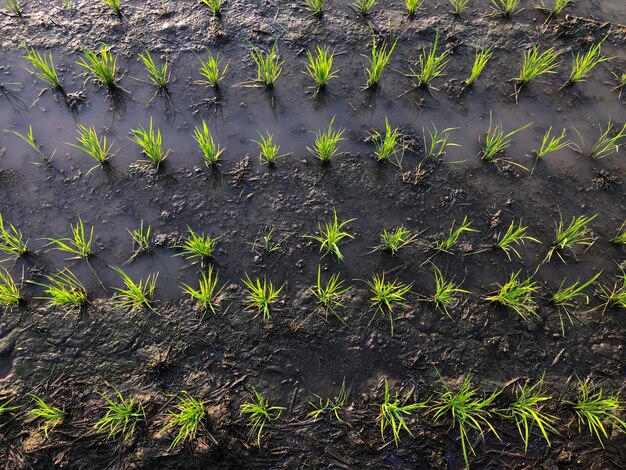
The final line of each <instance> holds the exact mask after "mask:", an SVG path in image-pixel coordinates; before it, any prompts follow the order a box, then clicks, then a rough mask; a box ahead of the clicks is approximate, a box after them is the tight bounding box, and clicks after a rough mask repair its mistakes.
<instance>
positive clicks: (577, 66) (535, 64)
mask: <svg viewBox="0 0 626 470" xmlns="http://www.w3.org/2000/svg"><path fill="white" fill-rule="evenodd" d="M605 40H606V36H605V37H604V38H603V39H602V40H601V41H600V42H598V43H597V44H594V45H592V46H590V47H589V48H588V49H587V51H586V52H584V53H583V52H578V53H576V54H575V55H573V57H572V65H571V68H570V72H569V76H568V79H567V81H565V82H564V83H563V86H562V88H565V87H570V86H573V85H575V84H576V83H580V82H583V81H585V80H586V79H588V78H589V74H590V73H591V72H592V71H593V70H594V69H595V67H596V66H598V65H599V64H601V63H603V62H609V61H611V60H612V59H613V57H609V56H607V55H604V54H603V53H602V44H603V43H604V41H605ZM397 43H398V39H395V40H394V41H393V42H391V43H387V42H385V41H383V42H379V41H377V39H376V38H373V40H372V48H371V51H370V54H369V55H364V58H365V59H366V61H367V63H366V64H365V65H364V72H365V76H366V85H365V88H374V87H376V86H377V85H378V84H379V83H380V82H381V80H382V77H383V74H384V72H385V70H386V69H387V68H388V65H389V62H390V60H391V56H392V54H393V52H394V50H395V48H396V46H397ZM22 46H23V48H24V50H25V51H26V55H25V56H24V58H25V59H26V60H27V61H28V62H29V63H30V65H31V67H32V69H29V71H30V72H31V73H33V75H35V76H36V77H37V78H39V79H40V80H42V81H44V82H46V83H47V84H48V85H49V86H50V87H52V88H54V89H57V90H62V84H61V81H60V78H59V76H58V73H57V71H56V67H55V64H54V61H53V58H52V54H51V53H48V54H46V53H43V54H41V53H39V52H37V51H35V50H34V49H33V48H32V47H31V48H29V47H27V46H26V45H24V44H23V45H22ZM561 55H562V53H561V52H560V51H557V50H555V49H554V47H551V48H548V49H546V50H544V51H540V48H539V45H537V44H533V45H532V46H531V47H530V49H528V50H527V51H525V52H523V58H522V59H523V60H522V65H521V67H520V71H519V74H518V76H517V77H515V78H514V80H513V82H514V84H515V87H514V93H513V94H514V96H515V99H516V100H517V98H518V97H519V95H520V93H521V91H522V89H523V88H524V87H525V86H526V85H527V84H528V83H530V82H531V81H534V80H536V79H537V78H538V77H540V76H542V75H549V74H555V73H556V68H557V67H558V66H559V65H560V64H561V60H560V57H561ZM251 56H252V59H253V61H254V63H255V65H256V69H257V70H256V71H257V73H256V76H255V77H251V78H250V80H248V81H245V82H243V83H239V84H236V86H252V87H267V88H271V87H273V86H274V85H275V84H276V82H277V80H278V78H279V77H280V75H281V73H282V71H283V66H284V64H285V61H284V60H282V59H281V58H280V55H279V52H278V41H277V40H276V41H274V43H273V45H272V47H271V48H270V49H269V50H268V51H263V50H261V49H259V48H257V47H256V46H254V45H251ZM334 56H335V53H334V51H331V50H330V48H328V47H323V46H317V47H316V49H315V52H314V53H313V52H311V51H306V57H307V62H305V63H304V71H303V72H304V73H305V74H306V75H307V76H308V77H309V78H310V79H311V80H312V81H313V82H314V87H315V89H316V93H319V92H320V91H322V90H323V89H324V88H325V86H326V85H327V84H328V82H329V81H330V80H331V79H333V78H336V77H338V76H339V72H340V71H339V70H335V69H334V68H333V60H334ZM492 57H493V49H492V48H490V47H486V48H482V49H477V50H476V54H475V58H474V62H473V63H472V68H471V71H470V72H469V74H468V75H467V77H466V78H465V79H464V84H465V87H470V86H472V85H473V84H474V83H475V82H476V80H477V79H478V78H479V76H480V75H481V73H482V72H483V70H484V69H485V67H486V66H487V65H488V64H489V62H490V61H491V59H492ZM139 58H140V60H141V62H142V63H143V64H144V66H145V68H146V73H147V76H148V81H149V82H150V83H152V84H153V85H154V86H155V87H156V88H157V90H159V91H164V92H167V85H168V82H169V78H170V71H171V68H170V67H171V64H170V62H169V61H168V60H167V59H166V60H165V61H164V63H163V64H160V65H159V64H157V63H156V61H155V60H154V58H153V57H152V55H151V54H150V52H149V51H147V50H146V51H144V52H142V53H140V54H139ZM198 60H199V63H200V68H199V74H200V76H201V77H202V79H200V80H198V81H197V83H200V84H206V85H209V86H212V87H218V86H219V85H220V84H221V82H222V81H223V79H224V77H225V76H226V73H227V71H228V63H226V64H223V59H222V58H221V57H220V56H219V54H218V55H217V56H214V55H212V54H210V53H209V54H208V57H207V59H203V58H201V57H198ZM449 61H450V50H444V51H439V30H437V31H436V33H435V39H434V42H433V44H432V46H430V47H428V48H424V49H423V51H422V52H421V54H420V55H419V57H418V58H417V61H416V67H415V68H413V67H409V73H407V74H405V75H406V76H407V77H409V78H411V79H412V85H413V88H427V89H436V88H435V87H434V83H433V82H434V81H435V79H437V78H440V77H445V76H446V71H445V69H446V65H447V64H448V62H449ZM77 64H78V65H79V66H80V67H82V68H83V69H85V70H86V71H87V73H88V74H89V75H90V77H91V78H92V79H93V80H94V81H95V82H97V83H99V84H101V85H103V86H106V87H107V88H108V89H109V90H111V91H114V90H115V89H116V88H118V87H119V83H118V82H119V80H120V78H121V76H120V73H119V71H118V67H117V58H116V57H115V56H114V55H113V54H112V52H111V48H110V47H109V46H106V45H102V46H101V47H100V49H99V50H91V49H88V48H87V49H85V51H84V56H83V57H82V58H81V59H80V60H79V61H78V62H77ZM616 78H617V83H616V86H615V88H616V89H619V90H621V89H622V88H623V86H622V85H623V84H622V80H621V78H623V77H620V76H618V75H617V74H616Z"/></svg>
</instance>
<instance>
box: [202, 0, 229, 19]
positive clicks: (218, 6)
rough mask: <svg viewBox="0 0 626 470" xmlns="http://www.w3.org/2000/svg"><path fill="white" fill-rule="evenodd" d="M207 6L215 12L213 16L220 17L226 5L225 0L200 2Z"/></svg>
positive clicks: (203, 0)
mask: <svg viewBox="0 0 626 470" xmlns="http://www.w3.org/2000/svg"><path fill="white" fill-rule="evenodd" d="M200 1H201V2H202V3H204V4H205V5H206V6H208V7H209V8H210V9H211V11H212V12H213V16H215V17H220V16H222V6H223V5H224V2H225V0H200Z"/></svg>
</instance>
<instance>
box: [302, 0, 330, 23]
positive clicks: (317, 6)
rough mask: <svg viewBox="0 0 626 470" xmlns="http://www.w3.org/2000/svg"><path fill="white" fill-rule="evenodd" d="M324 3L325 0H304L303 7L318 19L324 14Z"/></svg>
mask: <svg viewBox="0 0 626 470" xmlns="http://www.w3.org/2000/svg"><path fill="white" fill-rule="evenodd" d="M325 3H326V0H304V7H305V8H306V10H307V11H309V12H311V13H312V14H313V15H315V17H316V18H318V19H319V18H321V17H322V16H324V4H325Z"/></svg>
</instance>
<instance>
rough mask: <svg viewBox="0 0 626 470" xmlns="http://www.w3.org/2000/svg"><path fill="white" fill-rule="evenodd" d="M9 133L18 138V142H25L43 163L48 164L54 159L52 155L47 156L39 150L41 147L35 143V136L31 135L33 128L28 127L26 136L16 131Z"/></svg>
mask: <svg viewBox="0 0 626 470" xmlns="http://www.w3.org/2000/svg"><path fill="white" fill-rule="evenodd" d="M10 132H11V133H12V134H15V135H16V136H17V137H19V138H20V140H22V141H23V142H26V143H27V144H28V146H29V147H30V148H32V149H33V150H34V151H35V152H36V153H37V155H39V156H40V157H41V159H42V160H43V161H44V162H45V163H50V162H51V161H52V158H53V157H54V153H53V154H52V155H51V156H48V155H46V154H45V153H43V151H42V150H41V146H40V145H39V144H38V143H37V141H36V139H35V134H34V133H33V126H28V133H27V134H22V133H20V132H17V131H10Z"/></svg>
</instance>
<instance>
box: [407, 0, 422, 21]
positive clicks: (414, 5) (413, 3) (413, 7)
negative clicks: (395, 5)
mask: <svg viewBox="0 0 626 470" xmlns="http://www.w3.org/2000/svg"><path fill="white" fill-rule="evenodd" d="M425 1H426V0H404V6H405V7H406V13H407V15H409V16H410V17H413V16H415V12H417V9H418V8H419V7H421V6H422V5H423V4H424V2H425Z"/></svg>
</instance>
